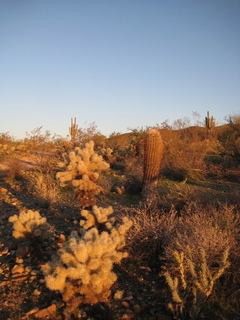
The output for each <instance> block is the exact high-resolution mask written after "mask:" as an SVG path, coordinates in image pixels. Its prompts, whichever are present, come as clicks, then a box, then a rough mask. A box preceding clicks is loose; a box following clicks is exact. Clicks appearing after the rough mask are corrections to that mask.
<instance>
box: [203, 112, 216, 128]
mask: <svg viewBox="0 0 240 320" xmlns="http://www.w3.org/2000/svg"><path fill="white" fill-rule="evenodd" d="M205 126H206V128H208V130H209V131H211V130H212V128H214V127H215V120H214V118H213V116H212V117H211V118H210V114H209V111H208V112H207V117H205Z"/></svg>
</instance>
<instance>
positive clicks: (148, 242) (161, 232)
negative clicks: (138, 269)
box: [127, 203, 177, 262]
mask: <svg viewBox="0 0 240 320" xmlns="http://www.w3.org/2000/svg"><path fill="white" fill-rule="evenodd" d="M129 214H130V217H131V220H132V222H133V225H132V228H131V231H130V233H129V236H128V240H127V246H128V250H129V252H130V255H131V256H132V257H134V259H136V260H146V261H149V262H157V261H158V256H159V254H160V253H161V252H162V250H163V248H164V247H165V246H166V245H167V243H168V242H169V241H170V239H171V238H172V237H173V234H174V233H175V230H176V224H177V219H176V212H175V210H172V211H170V212H167V213H166V212H164V211H160V210H159V209H157V208H156V207H154V206H151V204H149V203H144V204H142V205H141V206H139V207H138V208H136V209H132V211H131V212H130V213H129Z"/></svg>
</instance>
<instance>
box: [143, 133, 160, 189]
mask: <svg viewBox="0 0 240 320" xmlns="http://www.w3.org/2000/svg"><path fill="white" fill-rule="evenodd" d="M162 156H163V141H162V137H161V135H160V132H159V131H158V130H157V129H150V130H148V131H147V132H146V136H145V141H144V171H143V188H142V193H143V194H145V193H146V192H148V191H150V190H151V189H152V188H153V187H154V186H156V185H157V183H158V180H159V174H160V170H161V161H162Z"/></svg>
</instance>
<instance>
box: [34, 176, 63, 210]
mask: <svg viewBox="0 0 240 320" xmlns="http://www.w3.org/2000/svg"><path fill="white" fill-rule="evenodd" d="M28 180H29V189H30V192H31V193H32V194H33V195H35V196H36V197H38V198H40V199H41V200H43V201H46V202H48V203H49V204H52V203H55V202H56V201H57V200H59V196H60V187H59V185H58V182H57V181H56V179H55V178H54V176H53V175H52V174H51V173H45V174H43V173H42V172H38V171H34V172H32V173H31V174H30V175H28Z"/></svg>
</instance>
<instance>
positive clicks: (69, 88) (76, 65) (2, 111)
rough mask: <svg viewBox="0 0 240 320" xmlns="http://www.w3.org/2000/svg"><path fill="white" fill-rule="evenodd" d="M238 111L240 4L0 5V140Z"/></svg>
mask: <svg viewBox="0 0 240 320" xmlns="http://www.w3.org/2000/svg"><path fill="white" fill-rule="evenodd" d="M208 110H209V111H210V114H211V115H213V116H214V117H215V118H216V120H217V122H218V123H219V124H220V123H225V122H224V117H225V116H228V115H234V114H239V113H240V1H239V0H144V1H143V0H68V1H67V0H0V133H5V132H9V133H10V134H11V135H13V136H14V137H15V138H24V137H25V136H26V132H31V131H32V130H33V129H34V128H37V127H40V126H43V129H42V130H43V132H44V131H45V130H50V132H51V133H56V134H59V135H61V136H63V137H66V136H67V135H68V128H69V125H70V120H71V118H72V117H77V123H78V125H79V127H82V128H84V127H86V126H88V124H89V123H92V122H95V124H96V125H97V128H98V129H99V130H100V131H101V133H102V134H104V135H109V134H110V133H112V132H114V131H115V132H123V133H124V132H128V130H127V128H137V127H142V126H143V127H145V126H154V125H155V124H156V123H158V124H160V123H162V122H163V121H165V120H167V119H169V122H170V123H172V122H173V121H174V120H177V119H179V118H183V117H190V118H191V116H192V112H193V111H196V112H198V113H199V114H200V115H201V117H202V118H201V120H203V119H204V117H205V116H206V113H207V111H208Z"/></svg>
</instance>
